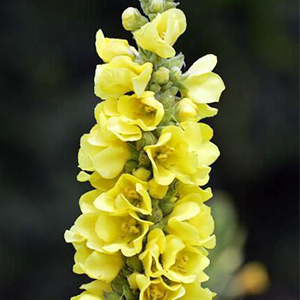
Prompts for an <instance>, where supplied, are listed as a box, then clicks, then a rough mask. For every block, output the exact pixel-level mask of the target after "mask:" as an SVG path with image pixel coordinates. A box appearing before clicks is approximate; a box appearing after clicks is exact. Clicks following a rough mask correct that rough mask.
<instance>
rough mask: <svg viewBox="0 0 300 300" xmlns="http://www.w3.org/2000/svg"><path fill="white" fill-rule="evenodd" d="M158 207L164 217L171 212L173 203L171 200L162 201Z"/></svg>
mask: <svg viewBox="0 0 300 300" xmlns="http://www.w3.org/2000/svg"><path fill="white" fill-rule="evenodd" d="M159 206H160V209H161V210H162V212H163V214H164V216H166V215H168V214H170V213H171V212H172V211H173V209H174V206H175V203H174V202H173V201H171V200H162V201H161V202H160V205H159Z"/></svg>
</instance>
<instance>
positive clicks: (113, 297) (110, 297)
mask: <svg viewBox="0 0 300 300" xmlns="http://www.w3.org/2000/svg"><path fill="white" fill-rule="evenodd" d="M103 296H104V299H105V300H119V299H120V294H118V293H116V292H104V293H103Z"/></svg>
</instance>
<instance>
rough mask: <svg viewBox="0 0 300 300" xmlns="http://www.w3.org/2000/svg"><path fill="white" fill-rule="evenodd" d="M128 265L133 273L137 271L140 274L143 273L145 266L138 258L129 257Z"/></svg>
mask: <svg viewBox="0 0 300 300" xmlns="http://www.w3.org/2000/svg"><path fill="white" fill-rule="evenodd" d="M126 265H127V266H128V267H129V268H131V269H132V270H133V271H137V272H138V273H141V272H142V271H143V265H142V262H141V260H139V258H138V257H136V256H133V257H128V258H127V259H126Z"/></svg>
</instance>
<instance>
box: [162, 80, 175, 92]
mask: <svg viewBox="0 0 300 300" xmlns="http://www.w3.org/2000/svg"><path fill="white" fill-rule="evenodd" d="M172 85H173V82H172V81H169V82H168V83H166V84H164V85H163V86H162V87H161V90H162V91H166V90H168V89H170V88H171V86H172Z"/></svg>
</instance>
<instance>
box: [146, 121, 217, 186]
mask: <svg viewBox="0 0 300 300" xmlns="http://www.w3.org/2000/svg"><path fill="white" fill-rule="evenodd" d="M181 127H182V128H180V127H176V126H167V127H165V128H164V129H163V130H162V133H161V136H160V137H159V140H158V142H157V144H156V145H150V146H146V147H145V148H144V149H145V151H146V153H147V154H148V157H149V159H150V160H151V163H152V167H153V174H154V179H155V181H156V182H157V183H158V184H161V185H169V184H171V182H172V181H173V180H174V179H175V178H178V179H179V180H180V181H182V182H183V183H185V184H193V185H204V184H206V183H207V182H208V179H209V176H208V174H209V172H210V167H208V166H209V165H210V164H212V163H213V162H214V161H215V160H216V159H217V157H218V156H219V150H218V148H217V146H215V145H214V144H213V143H211V142H210V141H209V140H210V139H211V137H212V130H211V129H210V127H209V126H208V125H205V124H198V123H196V122H187V123H182V124H181Z"/></svg>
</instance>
